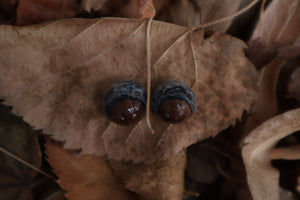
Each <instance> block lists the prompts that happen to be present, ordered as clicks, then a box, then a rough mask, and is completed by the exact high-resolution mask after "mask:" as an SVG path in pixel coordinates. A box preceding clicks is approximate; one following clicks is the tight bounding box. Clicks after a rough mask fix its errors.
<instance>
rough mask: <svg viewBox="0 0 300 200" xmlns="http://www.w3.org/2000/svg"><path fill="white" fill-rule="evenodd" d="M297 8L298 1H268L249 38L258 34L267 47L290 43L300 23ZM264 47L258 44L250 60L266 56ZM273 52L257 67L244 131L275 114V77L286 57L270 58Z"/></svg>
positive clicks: (296, 33) (257, 36)
mask: <svg viewBox="0 0 300 200" xmlns="http://www.w3.org/2000/svg"><path fill="white" fill-rule="evenodd" d="M299 9H300V2H299V1H294V0H288V1H280V0H274V1H272V3H271V4H270V5H269V7H268V8H267V10H266V11H265V12H264V14H263V16H262V19H261V23H262V24H261V25H260V24H258V26H257V27H256V29H255V32H254V33H253V36H252V40H253V41H255V40H256V39H258V38H259V39H260V41H263V42H264V45H263V46H267V45H269V47H270V48H271V49H272V48H273V47H274V46H277V47H278V46H284V45H289V44H294V42H295V41H297V38H298V37H299V35H300V26H298V23H299V16H300V13H299V12H297V11H298V10H299ZM253 41H252V42H253ZM254 43H255V42H254ZM249 48H251V46H250V47H249ZM265 50H266V49H265V48H260V51H256V55H257V57H256V58H257V59H254V60H261V59H260V58H261V57H263V56H262V55H261V54H265V55H266V57H269V56H270V55H268V53H270V52H271V51H265ZM269 50H270V49H269ZM274 53H275V54H277V53H276V52H273V53H272V52H271V54H274ZM273 56H274V55H271V56H270V58H271V59H266V60H265V61H267V62H266V63H268V62H270V63H269V64H268V65H266V66H264V68H263V69H262V70H261V75H260V82H259V91H258V95H257V99H256V101H255V105H254V106H253V109H252V111H251V116H250V117H249V118H248V119H247V121H246V123H245V124H246V125H245V127H244V129H243V134H244V135H246V134H248V133H249V132H250V131H251V130H253V129H254V128H255V127H257V126H258V125H259V124H261V123H262V122H264V121H266V120H267V119H270V118H271V117H273V116H275V115H276V113H277V111H278V108H277V106H278V104H277V99H276V88H277V80H278V75H279V72H280V70H281V68H282V66H283V64H284V63H285V61H286V60H285V59H283V58H275V59H272V57H273ZM258 57H259V58H258ZM266 57H265V58H266ZM251 60H253V59H251Z"/></svg>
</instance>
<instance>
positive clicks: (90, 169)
mask: <svg viewBox="0 0 300 200" xmlns="http://www.w3.org/2000/svg"><path fill="white" fill-rule="evenodd" d="M45 148H46V154H47V157H48V158H47V161H48V162H49V163H50V165H51V166H52V167H53V172H54V173H55V174H56V175H57V176H58V177H59V179H58V181H57V182H58V183H59V184H60V185H61V186H62V187H63V188H64V189H65V190H66V194H65V195H66V197H67V198H68V199H69V200H99V199H119V200H134V199H136V197H134V195H133V194H132V193H131V192H129V191H126V190H125V189H124V188H123V187H122V185H121V183H120V182H119V181H118V180H117V179H116V177H115V176H114V174H113V172H112V170H111V169H110V166H109V165H108V163H107V161H106V158H105V157H96V156H90V155H85V156H77V155H76V154H77V153H76V151H75V152H72V151H69V150H65V149H63V147H62V145H60V144H59V143H58V142H55V141H53V140H51V139H49V138H47V139H46V143H45Z"/></svg>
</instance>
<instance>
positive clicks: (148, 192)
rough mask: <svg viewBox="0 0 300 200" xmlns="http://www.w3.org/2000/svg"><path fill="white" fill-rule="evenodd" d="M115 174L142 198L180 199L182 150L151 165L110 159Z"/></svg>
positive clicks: (182, 184) (151, 199)
mask: <svg viewBox="0 0 300 200" xmlns="http://www.w3.org/2000/svg"><path fill="white" fill-rule="evenodd" d="M110 164H111V166H112V168H113V170H114V172H115V173H116V175H117V176H118V177H119V178H120V179H121V181H122V182H123V183H124V185H125V187H126V188H128V189H130V190H132V191H135V192H136V193H137V194H139V196H140V197H141V199H143V200H166V199H172V200H182V196H183V190H184V189H183V188H184V169H185V165H186V157H185V153H184V152H179V153H177V154H174V155H172V156H171V157H170V158H169V159H167V160H165V161H160V162H156V163H154V164H151V165H145V164H132V163H125V162H118V161H114V160H110Z"/></svg>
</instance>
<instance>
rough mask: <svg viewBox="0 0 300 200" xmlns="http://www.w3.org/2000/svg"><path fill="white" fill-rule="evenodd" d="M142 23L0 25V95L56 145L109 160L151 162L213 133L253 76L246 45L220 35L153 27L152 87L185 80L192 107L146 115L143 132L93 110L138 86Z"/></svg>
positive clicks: (244, 95) (248, 98) (247, 99)
mask: <svg viewBox="0 0 300 200" xmlns="http://www.w3.org/2000/svg"><path fill="white" fill-rule="evenodd" d="M146 23H147V21H145V20H129V19H117V18H103V19H101V20H83V19H72V20H61V21H56V22H53V23H48V24H39V25H35V26H29V27H13V26H2V27H1V28H0V46H1V48H0V70H1V75H0V91H1V97H2V98H4V99H5V103H6V104H9V105H14V108H13V112H14V113H16V114H17V115H22V116H24V119H25V121H27V122H29V123H30V124H32V125H34V126H35V127H36V128H38V129H43V130H44V132H45V133H48V134H52V137H53V138H54V139H56V140H59V141H66V142H65V144H64V147H65V148H68V149H79V148H80V149H82V152H83V153H84V154H93V155H105V154H107V156H108V157H109V158H111V159H115V160H126V161H129V160H132V161H133V162H143V161H145V162H149V163H150V162H154V161H156V160H162V159H167V158H168V157H169V156H170V155H171V154H172V153H174V152H178V151H180V150H181V149H182V148H184V147H186V146H189V145H190V144H192V143H195V142H196V141H198V140H202V139H204V138H207V137H210V136H214V135H216V134H217V133H218V132H219V131H220V130H222V129H224V128H227V127H228V126H230V125H231V124H234V123H235V121H236V119H237V118H240V117H241V115H242V112H243V111H244V110H249V108H250V106H251V104H252V102H253V100H254V99H255V95H256V84H257V73H256V70H255V68H254V66H253V65H252V64H251V63H250V62H249V61H248V59H247V58H246V57H245V55H244V52H243V48H244V47H245V44H244V43H243V42H242V41H240V40H238V39H236V38H233V37H231V36H229V35H223V34H220V33H217V32H206V31H204V30H201V29H198V30H193V29H190V28H185V27H181V26H176V25H172V24H168V23H163V22H158V21H154V22H153V23H152V25H151V41H150V42H151V62H152V90H154V89H155V88H157V87H158V85H159V84H160V83H162V82H163V81H165V80H168V79H173V80H178V81H182V82H185V83H186V84H187V85H188V86H190V87H191V88H192V89H193V91H194V92H195V95H196V98H197V101H198V104H197V105H198V107H197V110H196V112H195V113H194V115H193V116H192V117H191V118H190V119H189V120H187V121H185V122H182V123H179V124H176V125H170V124H167V123H165V122H163V121H162V120H161V119H159V118H158V117H157V116H156V115H155V114H153V113H151V116H150V118H151V123H152V126H153V128H154V131H155V134H152V133H151V132H150V131H149V129H148V127H147V124H146V120H145V119H143V120H141V121H140V122H139V123H138V124H137V125H136V126H129V127H123V126H119V125H116V124H114V123H112V122H110V121H109V120H108V118H107V117H106V116H105V115H104V113H103V110H102V99H103V95H104V93H105V91H106V90H107V89H108V88H109V87H110V86H111V84H113V83H115V82H116V81H119V80H124V79H135V80H137V81H139V82H140V83H141V84H142V85H144V86H146V81H147V79H146V77H147V74H146V71H147V69H146V41H145V36H146V34H145V32H146Z"/></svg>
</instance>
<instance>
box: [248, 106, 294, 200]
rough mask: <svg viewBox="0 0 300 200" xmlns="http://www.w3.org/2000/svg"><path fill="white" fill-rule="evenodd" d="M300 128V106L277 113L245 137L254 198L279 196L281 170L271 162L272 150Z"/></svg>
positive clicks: (276, 198) (255, 199) (259, 199)
mask: <svg viewBox="0 0 300 200" xmlns="http://www.w3.org/2000/svg"><path fill="white" fill-rule="evenodd" d="M297 130H300V109H295V110H292V111H289V112H286V113H284V114H282V115H279V116H277V117H274V118H272V119H270V120H268V121H266V122H265V123H263V124H262V125H260V126H259V127H257V128H256V129H254V130H253V131H252V132H251V133H250V134H249V135H248V136H247V138H245V140H244V143H245V146H244V147H243V159H244V162H245V166H246V171H247V179H248V184H249V187H250V190H251V193H252V196H253V199H254V200H264V199H273V200H279V172H278V171H277V170H276V169H274V168H273V167H272V166H271V162H270V158H269V154H270V151H271V149H272V148H273V147H274V146H275V145H276V144H277V142H278V141H279V140H280V139H282V138H284V137H286V136H288V135H289V134H292V133H293V132H295V131H297Z"/></svg>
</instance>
